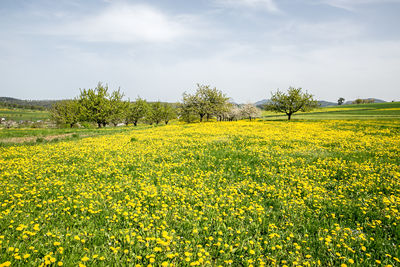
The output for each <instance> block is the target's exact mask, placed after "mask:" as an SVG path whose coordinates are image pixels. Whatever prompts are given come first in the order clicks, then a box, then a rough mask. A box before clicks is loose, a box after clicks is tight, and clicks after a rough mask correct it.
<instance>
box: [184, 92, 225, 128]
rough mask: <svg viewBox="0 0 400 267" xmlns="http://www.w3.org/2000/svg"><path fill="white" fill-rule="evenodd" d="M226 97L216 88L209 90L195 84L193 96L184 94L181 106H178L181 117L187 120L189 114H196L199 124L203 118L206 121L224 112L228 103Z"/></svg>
mask: <svg viewBox="0 0 400 267" xmlns="http://www.w3.org/2000/svg"><path fill="white" fill-rule="evenodd" d="M228 99H229V98H228V97H226V96H225V94H223V93H222V92H221V91H219V90H217V89H216V88H210V86H209V85H201V84H197V90H196V93H195V94H194V95H191V94H187V93H184V94H183V99H182V104H181V105H180V109H181V115H183V116H184V117H186V118H189V117H190V115H191V114H197V115H198V116H199V119H200V122H201V121H203V118H204V116H207V120H208V119H210V118H211V117H212V116H217V115H218V114H220V113H222V112H224V109H225V106H226V104H227V103H228Z"/></svg>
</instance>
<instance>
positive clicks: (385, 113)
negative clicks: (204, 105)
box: [262, 102, 400, 120]
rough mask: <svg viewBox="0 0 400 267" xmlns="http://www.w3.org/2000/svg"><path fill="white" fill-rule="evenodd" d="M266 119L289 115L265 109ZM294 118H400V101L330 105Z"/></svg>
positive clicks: (295, 115)
mask: <svg viewBox="0 0 400 267" xmlns="http://www.w3.org/2000/svg"><path fill="white" fill-rule="evenodd" d="M262 117H263V119H265V120H285V119H287V116H286V115H284V114H277V113H274V112H271V111H263V116H262ZM293 119H302V120H332V119H333V120H338V119H341V120H354V119H355V120H360V119H366V120H371V119H386V120H389V119H396V120H398V119H400V102H387V103H371V104H354V105H341V106H329V107H324V108H318V109H314V110H313V111H311V112H299V113H295V114H294V115H293Z"/></svg>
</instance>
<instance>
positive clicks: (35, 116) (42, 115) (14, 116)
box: [0, 107, 50, 121]
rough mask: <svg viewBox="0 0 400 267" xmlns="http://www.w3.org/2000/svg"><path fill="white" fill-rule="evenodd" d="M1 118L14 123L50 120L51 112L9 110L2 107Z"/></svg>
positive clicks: (0, 109) (0, 108)
mask: <svg viewBox="0 0 400 267" xmlns="http://www.w3.org/2000/svg"><path fill="white" fill-rule="evenodd" d="M0 118H5V119H6V120H13V121H38V120H42V121H43V120H47V119H49V118H50V112H49V111H41V110H29V109H9V108H2V107H0Z"/></svg>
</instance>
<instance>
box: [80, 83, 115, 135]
mask: <svg viewBox="0 0 400 267" xmlns="http://www.w3.org/2000/svg"><path fill="white" fill-rule="evenodd" d="M78 102H79V105H80V107H81V120H82V121H87V122H95V123H97V125H98V126H99V128H100V127H102V126H106V125H107V122H108V120H109V116H110V114H111V112H112V111H111V105H110V100H109V93H108V85H105V86H103V85H102V84H101V83H98V85H97V87H96V88H95V89H83V90H81V94H80V96H79V98H78Z"/></svg>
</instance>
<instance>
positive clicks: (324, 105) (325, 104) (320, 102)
mask: <svg viewBox="0 0 400 267" xmlns="http://www.w3.org/2000/svg"><path fill="white" fill-rule="evenodd" d="M318 103H319V105H320V107H321V108H323V107H329V106H337V103H334V102H329V101H324V100H319V101H318Z"/></svg>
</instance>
